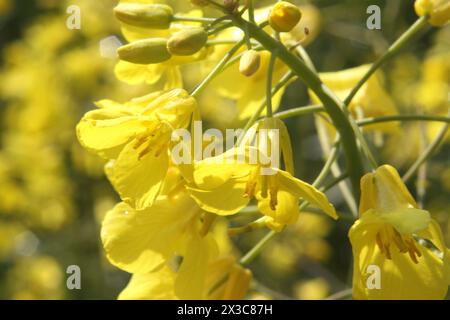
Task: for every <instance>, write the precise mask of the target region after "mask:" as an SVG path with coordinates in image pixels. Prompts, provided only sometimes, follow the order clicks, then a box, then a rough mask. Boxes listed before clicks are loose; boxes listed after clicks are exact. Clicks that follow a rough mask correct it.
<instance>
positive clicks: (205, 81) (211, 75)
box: [191, 39, 245, 97]
mask: <svg viewBox="0 0 450 320" xmlns="http://www.w3.org/2000/svg"><path fill="white" fill-rule="evenodd" d="M244 43H245V39H243V40H241V41H239V42H238V43H237V44H236V45H235V46H234V47H233V48H231V49H230V51H228V52H227V54H225V56H224V57H223V58H222V60H220V62H219V63H218V64H217V65H216V66H215V67H214V69H213V70H212V71H211V72H210V73H209V74H208V76H206V78H205V79H203V81H202V83H200V84H199V85H198V86H197V87H196V88H195V90H194V91H193V92H192V93H191V96H193V97H196V96H198V94H199V93H200V92H202V91H203V89H205V88H206V86H207V85H208V84H209V83H210V82H211V81H212V80H213V79H214V78H215V77H216V76H217V75H218V74H219V73H220V72H221V71H222V69H223V67H224V66H225V65H226V64H227V62H228V61H229V60H230V59H231V57H232V56H233V55H234V54H235V53H236V52H237V51H238V50H239V48H240V47H241V46H242V45H243V44H244Z"/></svg>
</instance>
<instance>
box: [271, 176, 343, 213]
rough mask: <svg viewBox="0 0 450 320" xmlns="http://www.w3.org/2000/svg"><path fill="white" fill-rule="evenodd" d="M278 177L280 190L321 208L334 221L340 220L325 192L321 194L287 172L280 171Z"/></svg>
mask: <svg viewBox="0 0 450 320" xmlns="http://www.w3.org/2000/svg"><path fill="white" fill-rule="evenodd" d="M278 175H279V181H280V189H281V188H283V189H284V190H286V191H287V192H290V193H292V194H294V195H296V196H297V197H301V198H303V199H304V200H306V201H308V202H309V203H310V204H312V205H315V206H317V207H319V208H320V209H322V210H323V211H324V212H325V213H326V214H328V215H329V216H330V217H332V218H333V219H337V218H338V216H337V214H336V210H335V209H334V207H333V205H332V204H331V203H330V202H329V201H328V199H327V196H326V195H325V194H324V193H323V192H320V191H319V190H317V189H316V188H315V187H313V186H312V185H310V184H308V183H306V182H303V181H301V180H299V179H297V178H295V177H293V176H291V175H290V174H289V173H287V172H285V171H282V170H280V171H278Z"/></svg>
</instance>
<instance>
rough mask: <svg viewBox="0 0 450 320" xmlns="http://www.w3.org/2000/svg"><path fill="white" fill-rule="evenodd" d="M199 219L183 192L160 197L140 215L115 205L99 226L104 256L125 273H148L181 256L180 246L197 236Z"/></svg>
mask: <svg viewBox="0 0 450 320" xmlns="http://www.w3.org/2000/svg"><path fill="white" fill-rule="evenodd" d="M199 215H200V210H199V208H198V207H197V206H196V204H195V202H194V201H192V199H191V198H190V197H189V196H188V195H187V194H186V193H185V192H182V193H179V194H177V195H176V196H173V197H165V196H161V197H159V198H158V199H157V200H156V202H155V203H154V205H153V206H151V207H150V208H148V209H146V210H143V211H136V210H134V209H133V208H131V207H130V206H129V205H127V204H126V203H123V202H122V203H119V204H118V205H116V206H115V207H114V209H113V210H111V211H109V212H108V213H107V215H106V217H105V220H104V221H103V224H102V231H101V238H102V242H103V246H104V248H105V251H106V255H107V257H108V259H109V260H110V261H111V263H112V264H114V265H115V266H117V267H119V268H121V269H123V270H125V271H128V272H132V273H148V272H151V271H153V270H154V269H155V268H156V267H158V266H160V265H161V264H162V263H163V262H166V261H167V260H169V259H170V258H172V257H173V256H174V255H175V254H176V253H183V252H184V243H185V242H186V241H188V240H189V239H190V238H191V237H192V235H193V234H194V235H195V234H196V233H197V232H198V230H197V229H198V227H199V225H198V219H199Z"/></svg>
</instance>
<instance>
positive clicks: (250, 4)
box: [247, 0, 255, 23]
mask: <svg viewBox="0 0 450 320" xmlns="http://www.w3.org/2000/svg"><path fill="white" fill-rule="evenodd" d="M247 7H248V20H250V22H252V23H255V5H254V4H253V0H247Z"/></svg>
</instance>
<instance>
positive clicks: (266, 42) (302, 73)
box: [232, 16, 364, 199]
mask: <svg viewBox="0 0 450 320" xmlns="http://www.w3.org/2000/svg"><path fill="white" fill-rule="evenodd" d="M232 18H233V21H234V22H235V24H236V25H237V26H238V27H239V28H241V29H242V30H246V28H248V32H249V33H250V35H251V36H252V37H253V38H254V39H255V40H257V41H258V42H259V43H261V45H263V46H264V47H265V48H266V49H267V50H269V51H271V52H274V51H277V56H278V57H279V58H280V59H281V60H282V61H283V62H284V63H285V64H286V65H287V66H289V67H290V68H291V69H292V71H293V72H295V73H296V74H297V76H298V77H299V78H301V79H302V80H303V81H304V82H305V83H306V84H307V86H308V87H309V88H310V89H311V90H312V91H313V92H314V93H315V94H316V96H317V97H318V98H319V99H320V101H321V102H322V103H323V106H324V108H325V109H326V111H327V113H328V114H329V115H330V117H331V119H332V121H333V123H334V126H335V127H336V129H337V130H338V131H339V134H340V136H341V138H342V146H343V149H344V153H345V155H346V160H347V170H348V172H349V175H350V177H351V181H352V185H353V194H354V196H355V199H359V181H360V179H361V177H362V175H363V173H364V167H363V163H362V159H361V156H360V154H359V151H358V146H357V144H356V139H355V132H354V130H353V128H352V126H351V124H350V122H349V119H348V118H347V116H346V115H345V113H344V111H343V107H344V106H343V104H342V102H340V101H339V100H338V99H337V97H336V95H335V94H334V93H333V92H332V91H331V90H330V89H329V88H328V87H327V86H325V85H324V84H323V83H322V81H321V80H320V78H319V77H318V76H317V75H316V74H315V73H314V71H312V70H311V69H309V68H308V66H307V65H306V64H305V63H304V62H303V61H302V60H301V59H300V58H299V57H297V56H296V55H294V54H292V53H291V52H290V51H289V50H288V49H287V48H286V47H285V46H284V45H283V44H282V43H281V42H279V41H277V40H276V39H274V38H272V37H271V36H270V35H268V34H267V33H266V32H264V30H262V29H260V28H259V27H258V26H256V25H254V24H252V23H249V22H248V21H245V20H244V19H242V18H241V17H236V16H233V17H232Z"/></svg>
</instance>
